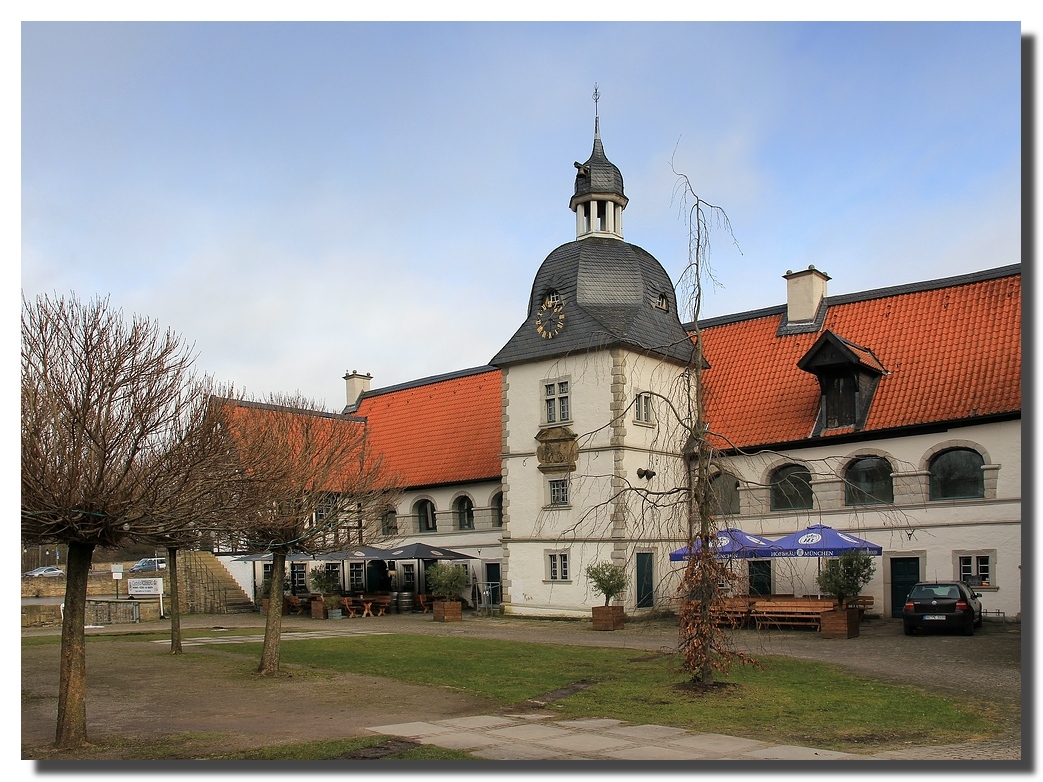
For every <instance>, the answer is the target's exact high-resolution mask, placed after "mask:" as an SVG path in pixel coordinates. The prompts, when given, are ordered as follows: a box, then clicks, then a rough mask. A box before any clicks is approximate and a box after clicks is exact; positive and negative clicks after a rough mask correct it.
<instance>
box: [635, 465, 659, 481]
mask: <svg viewBox="0 0 1043 782" xmlns="http://www.w3.org/2000/svg"><path fill="white" fill-rule="evenodd" d="M637 477H638V478H649V479H651V478H654V477H655V470H646V469H645V468H644V467H638V468H637Z"/></svg>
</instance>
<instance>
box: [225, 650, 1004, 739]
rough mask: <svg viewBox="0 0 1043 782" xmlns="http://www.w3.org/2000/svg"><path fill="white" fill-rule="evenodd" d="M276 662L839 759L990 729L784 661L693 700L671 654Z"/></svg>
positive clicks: (318, 657) (904, 696) (735, 674)
mask: <svg viewBox="0 0 1043 782" xmlns="http://www.w3.org/2000/svg"><path fill="white" fill-rule="evenodd" d="M224 648H225V649H229V647H224ZM235 651H236V652H237V653H239V652H241V653H244V654H249V655H251V656H257V655H259V654H260V645H259V644H245V645H241V646H239V645H237V646H236V647H235ZM282 660H283V662H284V663H286V664H289V665H300V666H304V667H305V668H311V669H315V670H316V672H318V671H321V670H331V671H342V672H343V671H354V672H357V673H363V674H368V675H373V676H385V677H388V678H393V679H398V680H400V681H406V682H411V683H415V684H428V685H437V686H443V687H452V688H454V689H459V690H463V691H465V692H468V693H472V694H474V695H478V696H481V697H486V698H492V699H495V700H498V701H500V702H502V703H503V704H504V705H505V706H506V705H515V704H519V703H521V702H522V701H524V700H526V699H529V698H538V697H539V696H541V695H544V694H545V693H548V692H551V691H553V690H556V689H559V688H562V687H565V686H567V685H570V684H574V683H576V682H589V683H590V686H588V687H587V688H586V689H583V690H582V691H580V692H576V693H574V694H572V695H570V696H568V697H567V698H564V699H562V700H559V701H555V702H554V703H552V704H551V705H550V706H549V708H551V709H553V710H554V711H555V712H556V713H559V714H561V715H562V716H567V717H571V718H576V717H606V718H615V719H620V720H625V721H627V722H631V723H657V724H662V725H674V726H677V727H682V728H687V729H690V730H696V731H703V732H712V733H726V734H729V735H735V736H748V737H751V738H759V739H763V740H767V741H774V742H783V743H796V744H813V745H814V746H817V747H823V748H827V749H838V750H844V751H848V752H858V751H860V750H861V751H867V752H868V751H878V750H880V749H881V748H887V747H890V746H893V745H894V744H895V743H896V742H898V741H906V740H908V739H909V738H910V737H915V738H916V741H917V743H923V744H931V743H949V742H958V741H966V740H970V739H974V738H979V737H982V736H987V735H992V734H994V733H996V732H997V730H996V722H995V715H992V714H989V713H986V712H984V711H983V710H982V708H981V707H979V706H975V705H972V704H971V703H970V702H969V701H967V702H958V701H954V700H951V699H947V698H942V697H938V696H935V695H929V694H927V693H925V692H922V691H920V690H918V689H916V688H912V687H907V686H901V685H894V684H884V683H881V682H877V681H873V680H870V679H864V678H860V677H857V676H852V675H850V674H847V673H844V672H843V671H841V670H840V669H839V668H837V667H835V666H830V665H825V664H820V663H813V662H807V661H802V660H795V659H790V658H783V657H760V658H758V662H759V663H760V666H761V667H760V669H758V668H754V667H752V666H746V667H736V668H735V669H734V670H733V671H732V672H731V673H730V674H729V675H728V676H721V677H719V679H720V680H721V681H724V682H728V683H730V684H732V685H733V686H729V687H724V688H719V689H716V690H713V691H711V692H706V693H702V694H691V693H689V692H685V691H683V690H682V689H680V688H679V687H678V684H680V683H683V682H685V681H686V680H687V678H688V677H687V675H686V674H684V673H683V672H681V671H680V670H679V662H680V660H679V658H678V657H677V656H676V655H656V654H648V653H646V652H640V651H635V650H621V649H605V648H597V647H579V646H555V645H549V644H524V643H517V642H513V641H491V640H481V639H461V638H442V637H421V636H408V635H395V636H354V637H345V638H336V639H322V640H308V641H294V642H293V643H288V644H283V647H282Z"/></svg>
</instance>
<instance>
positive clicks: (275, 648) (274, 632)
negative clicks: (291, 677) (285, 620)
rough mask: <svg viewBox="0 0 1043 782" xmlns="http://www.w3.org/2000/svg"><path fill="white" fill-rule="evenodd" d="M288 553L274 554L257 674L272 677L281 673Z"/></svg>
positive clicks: (275, 552)
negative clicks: (283, 602)
mask: <svg viewBox="0 0 1043 782" xmlns="http://www.w3.org/2000/svg"><path fill="white" fill-rule="evenodd" d="M284 567H286V552H285V551H278V550H277V551H273V552H272V582H271V591H269V593H268V596H269V600H268V614H267V615H266V616H265V619H264V646H263V648H262V649H261V662H260V664H259V665H258V666H257V673H260V674H264V675H270V674H275V673H278V672H279V635H280V633H281V632H282V600H283V598H282V592H283V568H284Z"/></svg>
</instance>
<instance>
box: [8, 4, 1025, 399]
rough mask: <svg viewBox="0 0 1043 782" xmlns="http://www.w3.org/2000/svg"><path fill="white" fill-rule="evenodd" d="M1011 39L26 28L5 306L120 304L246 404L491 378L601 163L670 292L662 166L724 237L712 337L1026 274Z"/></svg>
mask: <svg viewBox="0 0 1043 782" xmlns="http://www.w3.org/2000/svg"><path fill="white" fill-rule="evenodd" d="M1020 35H1021V28H1020V26H1019V25H1018V24H1016V23H1005V24H1004V23H984V24H979V23H838V24H826V23H734V24H728V23H697V22H693V23H676V22H675V23H651V22H638V23H634V22H627V23H603V24H588V23H584V24H570V23H404V22H398V23H285V22H276V23H162V22H157V23H101V22H92V23H58V22H45V23H27V24H24V25H23V26H22V29H21V47H22V49H21V109H22V112H21V153H22V157H21V194H20V195H21V207H22V211H21V259H22V263H21V287H22V291H23V293H24V294H26V295H27V296H30V297H31V296H35V295H38V294H40V293H54V292H56V293H59V294H68V293H69V292H70V291H72V292H75V293H76V294H77V295H78V296H79V297H81V298H92V297H94V296H96V295H102V296H105V295H108V296H109V297H110V298H111V302H112V304H113V305H114V306H117V307H119V308H122V309H123V310H124V311H125V312H127V313H131V312H133V313H139V314H143V315H147V316H150V317H152V318H154V319H156V320H158V321H159V322H160V323H161V324H162V325H163V326H166V327H170V328H172V329H174V330H175V331H177V332H179V333H180V334H181V335H182V336H183V337H184V338H185V339H186V340H187V341H188V342H190V343H194V345H195V349H196V352H197V354H198V359H197V366H198V368H199V369H200V370H202V371H205V372H208V373H210V374H212V375H214V376H215V377H217V378H218V379H219V380H221V381H225V382H234V383H235V384H236V385H237V386H245V388H246V389H247V391H248V392H250V393H252V394H254V395H257V396H263V395H267V394H268V393H272V392H277V393H292V392H294V391H297V390H299V391H300V392H302V393H303V394H304V395H305V396H308V397H311V398H315V399H317V400H319V401H324V402H325V403H326V404H327V405H328V406H329V407H330V408H334V409H339V408H340V407H341V406H343V404H344V389H343V382H342V381H341V377H342V376H343V374H344V373H345V372H346V371H348V370H351V369H357V370H358V371H360V372H370V373H372V374H373V375H374V387H381V386H386V385H391V384H395V383H400V382H405V381H408V380H413V379H417V378H421V377H425V376H428V375H434V374H440V373H443V372H451V371H455V370H459V369H464V368H468V367H472V366H478V365H482V364H485V363H487V362H488V360H489V359H490V358H491V357H492V356H493V355H494V354H495V353H496V352H497V350H499V348H500V347H502V345H503V344H504V343H505V342H506V341H507V340H508V339H509V338H510V336H511V335H512V334H513V333H514V331H515V330H516V329H517V328H518V326H519V325H521V323H522V321H523V320H524V318H525V304H526V301H527V297H528V293H529V288H530V286H531V284H532V279H533V276H534V275H535V273H536V270H537V269H538V267H539V265H540V264H541V263H542V261H543V259H544V258H545V257H546V256H547V255H548V254H549V253H550V252H551V251H552V250H553V249H554V248H555V247H557V246H558V245H560V244H563V243H566V242H569V241H572V240H573V239H574V238H575V219H574V215H573V213H572V212H571V211H569V209H568V202H569V198H570V196H571V194H572V187H573V180H574V176H575V169H574V167H573V161H577V160H578V161H583V160H586V158H587V156H588V155H589V154H590V150H591V145H592V140H593V126H594V104H593V102H592V100H591V93H592V91H593V86H594V84H595V82H597V83H598V85H599V89H600V94H601V100H600V103H599V113H600V118H601V136H602V139H603V141H604V145H605V150H606V153H607V155H608V157H609V159H610V160H611V161H612V162H613V163H615V164H616V165H617V166H618V167H619V168H620V170H621V171H622V173H623V177H624V182H625V187H626V193H627V195H628V197H629V198H630V204H629V206H628V208H627V210H626V212H625V214H624V233H625V237H626V240H627V241H629V242H632V243H634V244H637V245H639V246H641V247H644V248H645V249H646V250H648V251H649V252H651V253H652V254H653V255H654V256H655V257H656V258H658V260H659V261H660V262H661V263H662V264H663V266H664V267H665V268H666V270H667V271H668V272H669V273H670V274H671V276H672V277H673V278H674V279H675V280H676V279H677V277H678V275H679V273H680V271H681V269H682V268H683V267H684V265H685V262H686V256H687V233H686V231H687V229H686V226H685V224H684V221H683V220H682V219H681V217H680V214H679V204H678V202H677V200H676V198H675V195H674V190H675V184H676V179H675V175H674V174H673V173H672V171H671V160H673V167H674V168H676V169H677V170H679V171H682V172H684V173H686V174H687V175H688V176H689V178H690V179H691V180H692V181H693V183H694V185H695V187H696V189H697V191H698V192H699V194H700V196H701V197H702V198H704V199H706V200H708V201H710V202H712V203H714V204H718V205H720V206H722V207H723V208H724V209H725V210H726V211H727V213H728V216H729V218H730V220H731V225H732V229H733V231H734V236H735V241H736V242H737V244H738V248H736V247H735V245H734V244H733V243H732V240H731V237H729V236H728V235H727V234H726V233H724V232H723V231H718V232H716V233H715V234H714V235H713V237H712V254H711V258H710V262H711V265H712V269H713V272H714V276H715V278H716V280H717V281H718V282H719V284H720V285H719V287H716V288H713V289H711V290H709V291H708V292H707V293H706V295H705V298H704V302H703V309H702V315H703V316H704V317H712V316H716V315H723V314H728V313H733V312H740V311H744V310H750V309H756V308H760V307H766V306H771V305H776V304H781V303H783V301H784V299H785V281H784V280H783V279H782V275H783V274H785V272H786V271H787V270H788V269H801V268H806V267H807V266H808V265H809V264H814V265H815V266H816V267H817V268H819V269H822V270H824V271H825V272H827V273H828V274H829V275H830V277H831V278H832V280H831V281H830V284H829V293H830V294H842V293H850V292H855V291H860V290H866V289H870V288H876V287H884V286H890V285H900V284H904V283H911V282H916V281H920V280H926V279H934V278H938V277H945V276H949V275H954V274H962V273H965V272H972V271H978V270H982V269H988V268H994V267H998V266H1004V265H1007V264H1011V263H1017V262H1019V261H1020V260H1021V250H1020V248H1021V212H1020V200H1021V194H1020V189H1021V178H1022V160H1021V150H1020V143H1021V108H1020V101H1021V71H1020V67H1021V65H1020V58H1021V51H1020V43H1021V42H1020Z"/></svg>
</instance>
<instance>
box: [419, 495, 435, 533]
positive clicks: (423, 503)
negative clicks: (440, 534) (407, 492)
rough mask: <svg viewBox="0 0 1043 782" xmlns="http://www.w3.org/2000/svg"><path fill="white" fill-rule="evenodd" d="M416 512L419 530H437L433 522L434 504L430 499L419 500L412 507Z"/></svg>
mask: <svg viewBox="0 0 1043 782" xmlns="http://www.w3.org/2000/svg"><path fill="white" fill-rule="evenodd" d="M414 510H415V512H416V522H417V529H418V530H420V532H437V531H438V525H437V524H436V522H435V504H434V503H433V502H431V500H420V502H418V503H417V504H416V506H415V507H414Z"/></svg>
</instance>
